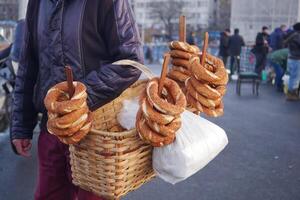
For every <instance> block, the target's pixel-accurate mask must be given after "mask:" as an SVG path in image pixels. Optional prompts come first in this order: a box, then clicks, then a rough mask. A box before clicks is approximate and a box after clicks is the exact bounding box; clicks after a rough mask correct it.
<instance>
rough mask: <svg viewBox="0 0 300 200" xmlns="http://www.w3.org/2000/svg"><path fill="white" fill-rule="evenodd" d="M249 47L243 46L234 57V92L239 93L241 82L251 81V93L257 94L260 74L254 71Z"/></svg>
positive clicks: (253, 57) (253, 58) (253, 62)
mask: <svg viewBox="0 0 300 200" xmlns="http://www.w3.org/2000/svg"><path fill="white" fill-rule="evenodd" d="M250 49H251V48H249V47H243V48H242V53H241V56H240V57H236V58H235V65H236V69H237V75H238V79H237V82H236V93H237V94H238V95H239V96H240V95H241V87H242V83H252V94H253V95H254V94H256V96H258V90H259V84H260V76H259V75H258V74H257V73H256V72H255V56H254V55H253V54H252V53H251V51H250Z"/></svg>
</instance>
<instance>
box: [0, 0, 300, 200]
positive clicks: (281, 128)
mask: <svg viewBox="0 0 300 200" xmlns="http://www.w3.org/2000/svg"><path fill="white" fill-rule="evenodd" d="M27 3H28V1H27V0H0V200H2V199H3V200H4V199H5V200H10V199H12V200H15V199H16V200H18V199H22V200H27V199H33V193H34V188H35V181H36V180H35V179H36V176H37V158H36V142H37V136H38V134H35V136H34V139H33V141H34V145H33V150H32V157H31V158H30V159H24V158H20V157H18V156H16V155H14V153H13V152H12V150H11V147H10V142H9V134H8V132H9V118H10V108H11V94H12V91H13V86H14V78H15V73H16V71H17V67H18V59H17V58H16V57H17V56H16V55H17V54H18V52H19V50H18V49H20V48H19V46H20V43H21V42H22V39H20V37H21V36H19V35H21V34H20V32H22V27H20V26H19V25H18V24H20V23H19V20H20V19H24V17H25V13H26V6H27ZM130 3H131V5H132V9H133V11H134V13H135V17H136V21H137V24H138V29H139V31H140V36H141V39H142V41H143V48H144V54H145V58H146V64H147V66H149V67H150V68H151V70H152V71H153V72H154V73H156V74H159V73H160V70H161V63H162V58H163V54H164V53H165V52H167V51H168V43H169V42H170V41H172V40H177V39H178V19H179V16H180V15H185V16H186V22H187V42H188V43H190V44H194V45H197V46H199V47H202V41H203V36H204V33H205V32H208V33H209V36H210V37H209V50H208V51H209V52H210V53H211V54H213V55H215V56H219V57H220V58H223V60H224V57H228V58H229V57H232V58H233V59H232V60H233V62H232V63H231V61H230V59H227V58H226V60H224V61H225V64H226V66H227V68H228V73H230V77H231V81H230V83H229V84H228V93H227V95H226V97H225V99H224V102H225V115H224V116H223V117H221V118H218V119H212V118H209V120H210V121H212V122H214V123H216V124H217V125H219V126H221V127H222V128H224V130H225V131H226V132H227V134H228V137H229V145H228V147H227V148H226V149H225V150H224V151H223V153H222V154H221V155H220V156H218V157H217V158H216V159H215V160H214V161H213V162H212V163H211V164H209V165H208V166H207V167H206V168H205V169H203V170H201V171H200V173H197V174H196V175H194V176H193V177H192V178H190V179H188V180H187V181H184V182H182V183H180V184H177V185H175V186H171V185H169V184H166V183H164V182H162V181H161V180H158V179H155V180H154V181H152V182H150V183H149V184H146V185H145V186H143V187H142V188H141V189H139V190H138V191H135V192H132V193H130V194H129V195H128V196H127V197H125V198H124V199H128V200H129V199H131V200H132V199H133V200H138V199H143V200H150V199H151V200H153V199H157V200H166V199H172V200H176V199H178V200H179V199H191V200H198V199H201V200H203V199H208V200H219V199H220V200H235V199H236V200H243V199H246V200H248V199H249V200H252V199H258V200H299V199H300V145H299V144H300V103H299V101H296V102H289V101H286V95H285V93H287V87H288V80H289V70H288V69H287V67H286V66H285V67H283V66H282V68H284V69H285V70H284V73H283V74H282V77H281V81H282V82H283V83H282V85H281V86H280V87H279V88H278V87H277V85H276V68H275V67H274V66H272V61H273V60H272V58H271V57H268V58H267V57H266V58H265V59H266V64H265V66H263V68H262V69H261V70H260V71H259V72H256V71H255V65H256V63H257V60H256V58H257V55H254V53H253V51H252V50H253V46H254V45H255V42H256V38H257V36H258V34H259V33H262V27H265V28H266V29H265V30H266V34H268V36H269V39H268V41H267V39H266V43H267V44H268V49H269V53H268V55H271V54H272V53H273V52H276V51H277V50H281V49H283V48H284V45H282V46H280V47H279V48H277V47H275V46H276V45H275V46H274V47H273V46H272V44H273V42H274V41H275V43H276V44H277V43H278V42H280V40H279V41H277V40H274V41H273V40H272V37H273V38H277V36H278V35H280V37H282V38H281V39H283V38H284V37H285V36H287V35H288V33H289V32H291V31H293V30H292V26H293V24H295V23H296V22H299V21H300V0H130ZM236 29H239V35H240V36H241V37H242V38H243V41H244V44H245V45H237V44H234V45H233V48H234V47H235V46H239V47H240V48H241V51H240V52H238V55H230V53H226V54H228V55H224V52H223V53H222V45H220V43H222V41H223V40H222V37H223V36H224V35H225V36H226V37H227V39H228V40H229V38H231V37H232V36H234V35H235V34H234V30H236ZM16 30H17V31H16ZM278 31H279V32H278ZM280 31H282V32H280ZM227 48H228V47H227ZM220 50H221V51H220ZM223 50H224V49H223ZM226 52H227V49H226ZM274 57H275V55H274ZM284 62H285V63H286V62H287V54H286V56H285V61H284ZM231 65H232V66H231ZM285 65H286V64H285ZM242 72H248V73H247V74H246V75H245V76H247V77H248V76H249V74H250V75H251V73H252V75H251V76H252V77H251V78H250V84H243V85H242V87H241V85H240V83H241V82H242V81H241V80H242ZM250 72H251V73H250ZM253 73H254V74H253ZM253 77H254V78H253ZM277 77H278V75H277ZM248 78H249V77H248ZM239 81H241V82H239ZM256 83H258V84H259V93H258V89H257V91H255V84H256ZM241 88H242V89H241ZM299 90H300V86H299ZM299 90H298V97H299ZM252 91H253V92H252ZM36 132H37V133H38V130H37V131H36Z"/></svg>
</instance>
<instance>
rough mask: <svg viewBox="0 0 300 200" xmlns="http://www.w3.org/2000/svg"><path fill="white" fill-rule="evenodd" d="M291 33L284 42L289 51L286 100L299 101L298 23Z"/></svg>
mask: <svg viewBox="0 0 300 200" xmlns="http://www.w3.org/2000/svg"><path fill="white" fill-rule="evenodd" d="M293 29H294V30H293V31H292V32H291V33H290V34H289V36H288V37H287V39H286V40H285V41H284V42H285V44H286V45H287V46H288V49H289V57H288V69H289V72H290V80H289V86H288V94H287V100H291V101H294V100H300V99H299V81H300V22H299V23H296V24H295V25H294V26H293Z"/></svg>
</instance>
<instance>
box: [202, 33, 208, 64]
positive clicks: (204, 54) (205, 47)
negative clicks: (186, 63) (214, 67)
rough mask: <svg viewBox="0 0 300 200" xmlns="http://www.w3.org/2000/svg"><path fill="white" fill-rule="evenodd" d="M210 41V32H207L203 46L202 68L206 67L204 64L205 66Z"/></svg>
mask: <svg viewBox="0 0 300 200" xmlns="http://www.w3.org/2000/svg"><path fill="white" fill-rule="evenodd" d="M208 39H209V35H208V32H205V36H204V44H203V48H202V55H201V65H202V66H204V64H205V57H206V52H207V48H208Z"/></svg>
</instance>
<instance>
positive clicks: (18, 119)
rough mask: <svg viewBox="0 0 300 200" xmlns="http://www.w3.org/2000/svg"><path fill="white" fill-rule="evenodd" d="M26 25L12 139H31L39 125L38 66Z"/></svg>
mask: <svg viewBox="0 0 300 200" xmlns="http://www.w3.org/2000/svg"><path fill="white" fill-rule="evenodd" d="M27 25H28V23H27V22H26V24H25V30H24V42H23V44H22V47H21V52H20V53H21V54H20V55H21V57H20V62H19V69H18V72H17V76H16V81H15V88H14V93H13V105H12V120H11V130H10V132H11V135H10V136H11V139H31V138H32V135H33V129H34V127H35V126H36V124H37V111H36V110H35V106H34V104H33V93H34V86H35V83H36V79H37V74H38V65H37V62H36V57H35V52H34V50H33V43H32V42H31V41H32V34H30V33H29V31H28V30H29V29H28V26H27Z"/></svg>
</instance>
